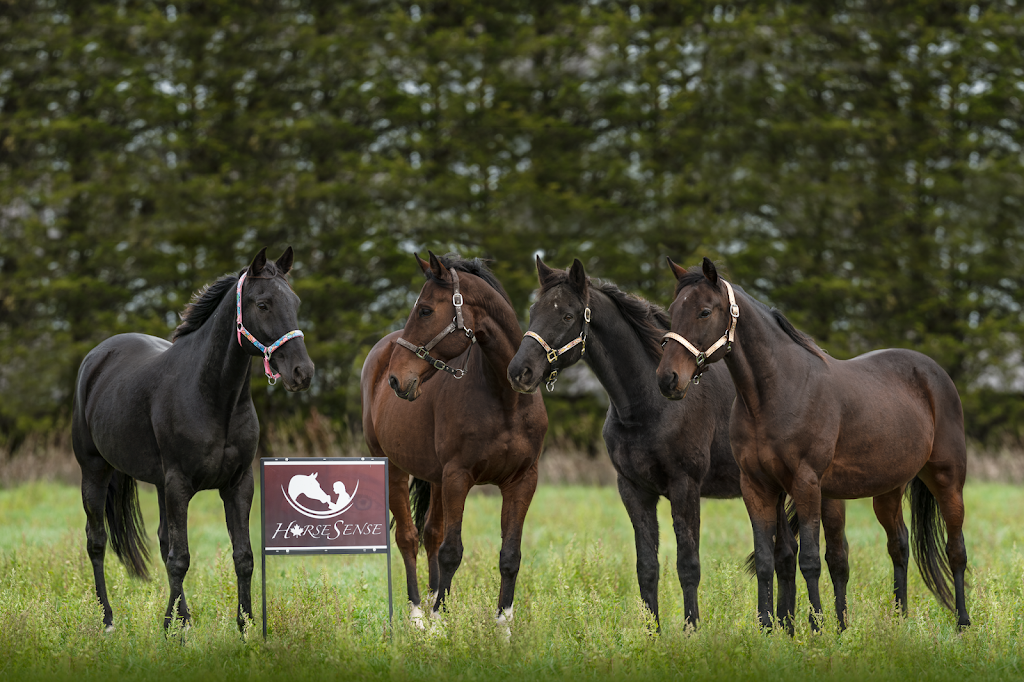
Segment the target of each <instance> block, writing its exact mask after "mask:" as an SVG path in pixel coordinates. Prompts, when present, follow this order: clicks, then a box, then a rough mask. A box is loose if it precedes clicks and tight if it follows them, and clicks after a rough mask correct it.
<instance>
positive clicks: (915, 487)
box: [910, 454, 971, 630]
mask: <svg viewBox="0 0 1024 682" xmlns="http://www.w3.org/2000/svg"><path fill="white" fill-rule="evenodd" d="M935 459H936V458H935V456H934V454H933V458H932V460H931V461H929V463H928V464H926V465H925V468H924V469H923V470H922V471H921V472H920V473H919V474H918V477H917V478H915V479H914V480H912V481H911V482H910V486H911V508H912V509H913V518H912V523H913V525H914V531H915V533H914V534H915V538H914V545H915V550H916V554H917V555H919V556H918V564H919V565H920V566H922V567H925V566H930V567H931V568H930V572H931V580H929V579H928V578H927V577H926V578H925V582H926V583H931V584H934V585H935V587H934V588H933V590H932V591H933V592H935V593H936V595H937V596H938V597H939V599H940V601H942V602H943V603H944V604H945V605H946V606H953V608H954V609H955V611H956V616H957V629H959V630H963V629H964V628H967V627H970V625H971V618H970V616H969V615H968V613H967V600H966V593H965V587H964V576H965V574H966V572H967V547H966V545H965V544H964V534H963V525H964V497H963V488H964V470H963V468H960V467H957V468H956V469H955V471H956V473H953V471H951V470H950V469H951V467H947V466H941V465H940V464H938V463H936V461H935ZM935 506H937V507H938V510H939V513H940V514H941V515H942V520H943V522H944V523H945V526H946V547H945V550H946V551H945V554H946V562H947V564H946V566H941V565H938V564H937V562H935V561H934V560H929V559H927V558H924V557H921V556H920V555H922V554H926V555H927V554H930V555H934V554H935V551H934V549H935V546H936V545H937V543H938V536H939V534H940V532H939V529H938V527H937V521H938V520H937V519H935V518H934V514H933V512H932V511H930V509H929V508H930V507H931V508H934V507H935ZM942 569H946V570H948V571H949V573H950V574H951V575H952V577H953V591H954V594H953V598H954V604H952V605H950V604H949V588H948V587H946V583H945V580H944V578H945V576H944V575H943V573H944V571H943V570H942ZM922 577H924V571H923V570H922ZM931 584H930V585H929V587H931V586H932V585H931Z"/></svg>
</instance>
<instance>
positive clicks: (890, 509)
mask: <svg viewBox="0 0 1024 682" xmlns="http://www.w3.org/2000/svg"><path fill="white" fill-rule="evenodd" d="M872 506H873V507H874V510H875V517H876V518H877V519H878V522H879V523H880V524H882V528H883V529H884V530H885V535H886V538H887V539H888V541H887V543H886V547H887V548H888V550H889V556H890V557H891V558H892V573H893V597H894V599H895V600H896V605H897V606H898V607H899V610H900V613H902V614H903V615H904V616H906V615H907V568H908V566H909V564H910V535H909V533H908V532H907V524H906V523H905V522H904V521H903V489H902V488H897V489H895V490H892V491H890V492H888V493H885V494H884V495H879V496H878V497H875V498H874V499H873V500H872Z"/></svg>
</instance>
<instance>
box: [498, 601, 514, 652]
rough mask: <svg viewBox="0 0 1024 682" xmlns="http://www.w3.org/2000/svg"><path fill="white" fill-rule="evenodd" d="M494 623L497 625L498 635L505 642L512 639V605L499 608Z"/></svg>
mask: <svg viewBox="0 0 1024 682" xmlns="http://www.w3.org/2000/svg"><path fill="white" fill-rule="evenodd" d="M494 623H495V625H497V626H498V636H499V637H501V638H502V640H504V642H505V644H508V643H510V642H511V641H512V625H511V624H512V607H511V606H510V607H508V608H507V609H501V610H499V611H498V615H497V616H496V617H495V619H494Z"/></svg>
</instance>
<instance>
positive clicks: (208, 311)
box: [171, 263, 270, 343]
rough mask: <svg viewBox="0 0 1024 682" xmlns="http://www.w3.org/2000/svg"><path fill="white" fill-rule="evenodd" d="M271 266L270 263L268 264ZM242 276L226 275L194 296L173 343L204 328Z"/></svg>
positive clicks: (175, 333) (172, 338) (186, 308)
mask: <svg viewBox="0 0 1024 682" xmlns="http://www.w3.org/2000/svg"><path fill="white" fill-rule="evenodd" d="M267 265H270V263H267ZM239 277H240V275H224V276H223V277H221V278H220V279H218V280H217V281H216V282H214V283H213V284H207V285H205V286H204V287H203V288H202V289H200V290H199V291H197V292H195V293H194V294H192V300H191V301H189V303H188V305H186V306H185V309H184V310H182V311H181V314H180V315H179V317H181V324H179V325H178V326H177V327H175V328H174V334H173V335H171V343H174V342H175V341H177V340H178V339H179V338H180V337H182V336H185V335H186V334H191V333H192V332H194V331H195V330H197V329H199V328H200V327H202V326H203V323H204V322H206V320H208V319H209V318H210V315H212V314H213V311H214V310H216V309H217V306H218V305H220V302H221V299H223V298H224V294H225V293H227V291H228V290H229V289H233V288H234V287H235V285H236V284H237V283H238V278H239Z"/></svg>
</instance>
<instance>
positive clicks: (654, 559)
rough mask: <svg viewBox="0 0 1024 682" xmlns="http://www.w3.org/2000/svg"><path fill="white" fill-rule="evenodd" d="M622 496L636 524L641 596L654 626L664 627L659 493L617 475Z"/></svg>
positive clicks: (631, 520)
mask: <svg viewBox="0 0 1024 682" xmlns="http://www.w3.org/2000/svg"><path fill="white" fill-rule="evenodd" d="M618 484H619V498H621V499H622V504H623V505H624V506H625V507H626V513H627V514H629V520H630V522H631V523H632V524H633V538H634V540H635V542H636V581H637V584H638V585H639V587H640V598H641V599H643V601H644V604H646V605H647V610H648V611H650V612H651V615H652V616H654V626H655V629H656V630H658V631H660V630H661V623H660V621H659V620H658V578H659V574H660V567H659V565H658V496H657V495H656V494H654V493H651V492H650V491H649V490H645V489H643V488H641V487H639V486H637V485H634V484H633V483H632V482H631V481H629V480H628V479H626V478H623V477H622V476H621V475H620V476H619V477H618Z"/></svg>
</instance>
